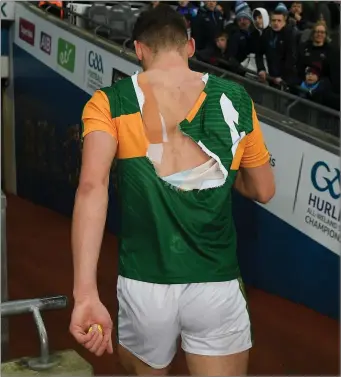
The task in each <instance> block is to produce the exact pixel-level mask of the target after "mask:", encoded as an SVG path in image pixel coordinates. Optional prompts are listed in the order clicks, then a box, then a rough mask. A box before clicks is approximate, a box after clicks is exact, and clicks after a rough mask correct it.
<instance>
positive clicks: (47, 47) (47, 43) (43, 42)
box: [40, 31, 51, 55]
mask: <svg viewBox="0 0 341 377" xmlns="http://www.w3.org/2000/svg"><path fill="white" fill-rule="evenodd" d="M40 49H41V50H42V51H44V52H46V54H48V55H50V54H51V37H50V36H49V35H48V34H46V33H44V32H43V31H42V32H41V35H40Z"/></svg>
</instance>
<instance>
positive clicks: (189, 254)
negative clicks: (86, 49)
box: [82, 74, 269, 284]
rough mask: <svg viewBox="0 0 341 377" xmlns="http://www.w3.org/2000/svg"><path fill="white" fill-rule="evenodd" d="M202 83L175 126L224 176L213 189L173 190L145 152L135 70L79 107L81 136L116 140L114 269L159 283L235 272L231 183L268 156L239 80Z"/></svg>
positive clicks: (205, 279) (214, 79)
mask: <svg viewBox="0 0 341 377" xmlns="http://www.w3.org/2000/svg"><path fill="white" fill-rule="evenodd" d="M204 77H205V82H206V85H205V89H204V90H203V92H202V94H201V96H200V97H199V98H198V100H197V102H196V104H195V106H194V107H193V109H192V110H191V111H190V112H189V115H188V116H187V118H186V119H184V120H183V121H182V122H181V123H180V125H179V127H180V130H181V131H182V132H184V133H185V134H186V135H188V136H189V137H190V138H192V140H194V141H195V142H196V143H198V145H199V146H200V147H201V148H202V149H203V150H204V151H205V152H206V153H207V154H208V155H209V156H211V157H213V158H214V159H215V160H216V161H217V162H218V163H219V166H220V168H221V171H222V172H223V174H224V180H223V182H222V183H221V184H220V185H219V186H217V187H210V188H206V189H193V190H181V189H175V188H174V187H172V185H170V184H169V183H168V182H166V181H165V180H163V179H162V178H160V177H159V176H158V175H157V173H156V171H155V168H154V166H153V164H152V163H151V161H150V160H149V158H148V157H147V150H148V146H149V142H148V140H147V138H146V135H145V132H144V125H143V121H142V116H141V113H142V108H143V93H142V91H141V89H140V87H139V85H138V80H137V74H136V75H134V76H132V77H129V78H126V79H123V80H121V81H119V82H117V83H116V84H114V85H113V86H111V87H109V88H104V89H102V90H98V91H96V92H95V93H94V95H93V97H92V98H91V99H90V101H89V102H88V103H87V104H86V106H85V109H84V112H83V117H82V121H83V126H84V132H83V136H86V135H87V134H89V133H90V132H93V131H105V132H107V133H109V134H110V135H112V137H114V138H115V139H116V140H117V143H118V144H117V154H116V160H117V161H116V169H117V170H116V176H117V191H118V204H119V221H120V232H119V234H118V238H119V274H120V275H122V276H124V277H127V278H131V279H135V280H140V281H145V282H151V283H160V284H176V283H194V282H210V281H211V282H212V281H227V280H232V279H235V278H237V277H239V275H240V272H239V267H238V262H237V256H236V232H235V228H234V224H233V219H232V203H231V200H232V199H231V188H232V185H233V182H234V180H235V177H236V173H237V171H238V169H239V167H245V168H252V167H257V166H260V165H263V164H264V163H266V162H267V161H268V160H269V154H268V151H267V149H266V148H265V145H264V141H263V137H262V133H261V130H260V126H259V122H258V120H257V116H256V112H255V110H254V106H253V102H252V100H251V99H250V97H249V95H248V94H247V93H246V91H245V90H244V89H243V88H242V87H241V86H240V85H238V84H236V83H233V82H230V81H227V80H225V79H220V78H218V77H216V76H213V75H205V76H204Z"/></svg>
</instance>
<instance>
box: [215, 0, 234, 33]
mask: <svg viewBox="0 0 341 377" xmlns="http://www.w3.org/2000/svg"><path fill="white" fill-rule="evenodd" d="M216 9H217V10H218V11H219V12H220V13H221V14H222V15H223V19H224V21H223V28H224V29H225V28H226V26H227V25H229V24H230V23H232V22H233V19H232V18H231V11H230V10H229V9H226V7H224V6H223V5H222V3H218V4H217V6H216Z"/></svg>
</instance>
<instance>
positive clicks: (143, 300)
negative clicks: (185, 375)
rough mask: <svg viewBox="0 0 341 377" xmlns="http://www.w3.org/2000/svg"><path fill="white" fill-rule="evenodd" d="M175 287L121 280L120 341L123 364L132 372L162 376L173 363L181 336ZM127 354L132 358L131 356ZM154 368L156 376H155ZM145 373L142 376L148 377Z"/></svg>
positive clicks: (118, 289)
mask: <svg viewBox="0 0 341 377" xmlns="http://www.w3.org/2000/svg"><path fill="white" fill-rule="evenodd" d="M176 289H177V287H176V286H175V285H160V284H151V283H145V282H140V281H137V280H132V279H127V278H123V277H121V276H119V277H118V282H117V297H118V304H119V310H118V323H117V338H118V343H119V344H120V346H121V347H123V348H124V349H125V351H124V350H123V349H122V348H119V349H120V356H121V359H124V360H122V364H124V366H125V368H126V369H127V370H128V372H130V373H135V374H140V373H139V371H140V370H141V371H146V370H148V368H145V367H144V365H143V364H141V362H143V363H144V364H145V366H146V367H147V366H149V367H150V368H152V369H150V373H149V374H158V373H157V370H159V371H160V374H163V371H162V370H165V369H167V367H168V366H169V365H170V364H171V362H172V360H173V358H174V356H175V353H176V350H177V339H178V337H179V335H180V327H179V320H178V300H177V297H176V296H177V295H176V292H175V290H176ZM126 351H128V352H129V353H130V354H131V355H132V356H130V355H129V354H128V352H126ZM153 369H155V370H156V371H155V373H152V371H153ZM145 373H146V372H144V373H143V374H145Z"/></svg>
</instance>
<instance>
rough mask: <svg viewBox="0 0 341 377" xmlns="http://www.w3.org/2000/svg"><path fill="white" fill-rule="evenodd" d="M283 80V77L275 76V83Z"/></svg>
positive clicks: (278, 83)
mask: <svg viewBox="0 0 341 377" xmlns="http://www.w3.org/2000/svg"><path fill="white" fill-rule="evenodd" d="M282 81H283V80H282V78H281V77H275V78H274V83H275V84H277V85H280V84H281V82H282Z"/></svg>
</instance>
